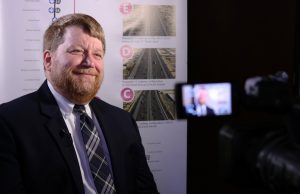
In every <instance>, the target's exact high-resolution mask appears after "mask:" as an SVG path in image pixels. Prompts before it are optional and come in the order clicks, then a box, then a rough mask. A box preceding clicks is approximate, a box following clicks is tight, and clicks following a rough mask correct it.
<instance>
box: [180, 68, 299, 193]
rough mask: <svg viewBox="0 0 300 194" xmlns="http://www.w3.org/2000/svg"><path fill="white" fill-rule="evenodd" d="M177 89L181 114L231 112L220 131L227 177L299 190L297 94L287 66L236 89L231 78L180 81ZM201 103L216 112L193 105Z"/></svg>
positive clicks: (222, 170) (286, 190) (221, 163)
mask: <svg viewBox="0 0 300 194" xmlns="http://www.w3.org/2000/svg"><path fill="white" fill-rule="evenodd" d="M200 90H205V95H204V100H201V99H200V98H201V95H202V94H200V92H199V91H200ZM175 92H176V100H177V115H178V118H179V119H182V118H199V119H207V118H209V117H214V118H218V117H224V116H225V117H228V118H230V119H229V120H230V122H228V123H226V124H224V125H223V127H222V128H221V129H220V131H219V170H220V174H221V176H222V177H223V178H225V180H227V181H229V182H231V183H234V184H238V185H241V186H246V187H248V186H251V187H253V186H258V187H260V186H264V187H265V186H267V187H268V188H270V189H271V190H272V191H274V192H275V193H284V194H290V193H300V100H299V99H297V98H296V97H293V96H292V95H291V94H290V89H289V85H288V75H287V74H286V73H285V72H278V73H276V74H274V75H268V76H265V77H252V78H249V79H247V80H246V81H245V82H244V87H243V88H242V89H240V90H238V89H237V87H236V85H234V84H233V83H232V82H222V83H220V82H219V83H194V84H190V83H181V84H177V85H176V90H175ZM204 104H205V106H207V107H210V108H211V109H213V111H214V114H207V113H208V112H207V111H206V112H205V111H204V114H202V112H201V110H200V108H197V107H199V106H200V105H204Z"/></svg>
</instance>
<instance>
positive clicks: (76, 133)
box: [47, 81, 111, 194]
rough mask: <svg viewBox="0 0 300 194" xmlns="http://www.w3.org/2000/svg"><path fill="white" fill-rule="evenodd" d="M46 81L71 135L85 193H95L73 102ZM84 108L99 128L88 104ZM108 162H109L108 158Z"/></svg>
mask: <svg viewBox="0 0 300 194" xmlns="http://www.w3.org/2000/svg"><path fill="white" fill-rule="evenodd" d="M47 83H48V86H49V89H50V91H51V92H52V94H53V96H54V98H55V99H56V102H57V104H58V106H59V109H60V111H61V113H62V115H63V118H64V120H65V123H66V125H67V127H68V130H69V132H70V134H71V137H72V140H73V145H74V148H75V152H76V156H77V159H78V163H79V167H80V171H81V177H82V182H83V186H84V191H85V194H97V189H96V187H95V184H94V180H93V177H92V174H91V170H90V166H89V160H88V158H87V154H86V149H85V144H84V142H83V139H82V135H81V131H80V127H79V125H80V124H79V115H78V114H76V113H73V107H74V104H73V103H71V102H70V101H69V100H67V99H66V98H65V97H63V96H62V95H60V94H59V93H58V92H56V91H55V89H54V88H53V86H52V85H51V83H50V82H49V81H48V82H47ZM85 110H86V113H87V114H88V115H89V116H90V117H91V118H92V119H93V121H94V123H95V126H96V128H97V129H100V125H99V123H98V121H97V119H96V117H95V115H94V114H93V112H92V111H91V108H90V106H89V105H88V104H87V105H85ZM98 131H99V130H98ZM100 131H101V130H100ZM99 135H100V139H101V142H104V144H105V145H106V142H105V139H104V138H101V136H103V134H102V131H101V134H99ZM102 144H103V143H102ZM106 148H107V147H106ZM104 151H105V152H106V155H109V154H108V153H107V149H106V150H104ZM108 159H109V156H108ZM108 162H109V164H110V159H109V161H108ZM110 167H111V166H110Z"/></svg>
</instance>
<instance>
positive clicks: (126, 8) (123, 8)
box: [120, 2, 133, 15]
mask: <svg viewBox="0 0 300 194" xmlns="http://www.w3.org/2000/svg"><path fill="white" fill-rule="evenodd" d="M132 8H133V7H132V4H131V3H128V2H124V3H122V4H121V5H120V12H121V13H122V14H123V15H127V14H129V13H130V12H131V11H132Z"/></svg>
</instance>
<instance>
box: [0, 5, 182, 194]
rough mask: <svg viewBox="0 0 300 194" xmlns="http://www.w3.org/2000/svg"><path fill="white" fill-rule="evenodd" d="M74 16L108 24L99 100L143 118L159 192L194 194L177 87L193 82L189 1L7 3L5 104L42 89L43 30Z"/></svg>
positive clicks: (2, 69)
mask: <svg viewBox="0 0 300 194" xmlns="http://www.w3.org/2000/svg"><path fill="white" fill-rule="evenodd" d="M4 8H5V9H4ZM69 13H86V14H89V15H91V16H93V17H94V18H96V19H97V20H98V21H99V22H100V23H101V25H102V26H103V28H104V31H105V34H106V42H107V51H106V54H105V78H104V82H103V85H102V87H101V90H100V91H99V93H98V94H97V95H98V96H99V97H100V98H102V99H103V100H104V101H106V102H108V103H110V104H113V105H115V106H117V107H120V108H122V109H124V110H126V111H128V112H130V113H131V114H132V115H133V117H134V118H135V119H136V120H137V123H138V126H139V129H140V132H141V136H142V141H143V144H144V146H145V151H146V156H147V160H148V163H149V166H150V168H151V171H152V172H153V174H154V177H155V180H156V182H157V185H158V189H159V191H160V192H161V193H162V194H184V193H186V164H187V162H186V159H187V124H186V121H182V120H181V121H179V120H177V119H176V113H175V112H176V111H175V94H174V93H175V92H174V85H175V84H176V83H177V82H185V81H186V80H187V1H182V0H147V1H144V0H143V1H142V0H131V1H129V0H12V1H1V3H0V26H1V30H0V38H1V42H0V47H1V48H0V49H1V51H2V52H0V103H3V102H7V101H9V100H12V99H14V98H17V97H19V96H21V95H24V94H27V93H30V92H33V91H35V90H37V89H38V88H39V86H40V85H41V84H42V82H43V81H44V80H45V76H44V72H43V61H42V37H43V32H44V30H45V29H46V28H47V26H48V25H49V24H50V23H51V22H52V21H54V20H55V19H57V18H58V17H60V16H62V15H65V14H69ZM7 18H9V19H7Z"/></svg>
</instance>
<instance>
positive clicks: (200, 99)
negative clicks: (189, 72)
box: [198, 89, 208, 104]
mask: <svg viewBox="0 0 300 194" xmlns="http://www.w3.org/2000/svg"><path fill="white" fill-rule="evenodd" d="M198 92H199V93H198V102H199V104H206V101H207V95H208V94H207V91H206V90H204V89H200V90H199V91H198Z"/></svg>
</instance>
